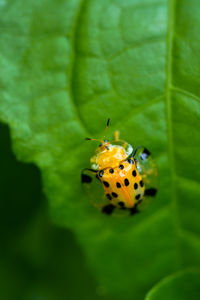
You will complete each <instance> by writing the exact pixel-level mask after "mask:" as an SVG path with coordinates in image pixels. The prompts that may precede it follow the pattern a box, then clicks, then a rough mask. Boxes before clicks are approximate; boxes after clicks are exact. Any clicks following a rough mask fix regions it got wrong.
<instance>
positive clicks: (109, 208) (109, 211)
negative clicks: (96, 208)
mask: <svg viewBox="0 0 200 300" xmlns="http://www.w3.org/2000/svg"><path fill="white" fill-rule="evenodd" d="M114 209H115V206H114V205H113V204H108V205H105V206H104V207H103V208H102V212H103V213H104V214H107V215H111V214H112V212H113V210H114Z"/></svg>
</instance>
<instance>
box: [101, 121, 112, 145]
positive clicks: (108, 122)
mask: <svg viewBox="0 0 200 300" xmlns="http://www.w3.org/2000/svg"><path fill="white" fill-rule="evenodd" d="M109 124H110V118H108V121H107V124H106V128H105V130H104V134H103V137H102V140H103V139H104V138H105V136H106V131H107V129H108V126H109Z"/></svg>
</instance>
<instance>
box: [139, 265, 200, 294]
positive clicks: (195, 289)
mask: <svg viewBox="0 0 200 300" xmlns="http://www.w3.org/2000/svg"><path fill="white" fill-rule="evenodd" d="M199 295H200V271H199V270H185V271H181V272H179V273H176V274H173V275H170V276H168V277H166V278H164V279H163V280H162V281H161V282H159V283H158V284H157V285H156V286H155V287H153V288H152V290H151V291H150V292H149V293H148V294H147V296H146V297H145V300H156V299H157V300H158V299H163V300H169V299H176V300H179V299H180V300H188V299H191V300H192V299H194V300H196V299H198V298H199Z"/></svg>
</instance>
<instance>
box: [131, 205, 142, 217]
mask: <svg viewBox="0 0 200 300" xmlns="http://www.w3.org/2000/svg"><path fill="white" fill-rule="evenodd" d="M139 212H140V211H139V210H138V207H137V205H135V206H134V207H132V208H130V215H131V216H133V215H135V214H138V213H139Z"/></svg>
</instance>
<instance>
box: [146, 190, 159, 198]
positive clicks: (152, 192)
mask: <svg viewBox="0 0 200 300" xmlns="http://www.w3.org/2000/svg"><path fill="white" fill-rule="evenodd" d="M156 193H157V189H155V188H150V189H146V190H145V195H146V196H152V197H154V196H155V195H156Z"/></svg>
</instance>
